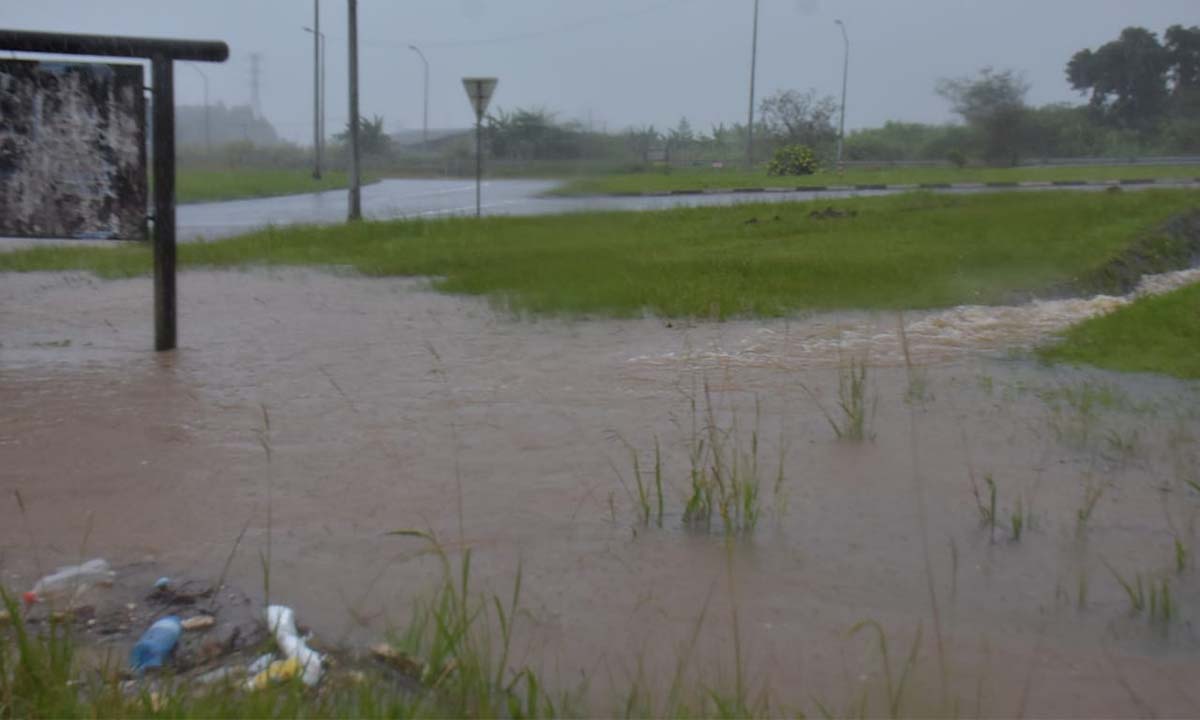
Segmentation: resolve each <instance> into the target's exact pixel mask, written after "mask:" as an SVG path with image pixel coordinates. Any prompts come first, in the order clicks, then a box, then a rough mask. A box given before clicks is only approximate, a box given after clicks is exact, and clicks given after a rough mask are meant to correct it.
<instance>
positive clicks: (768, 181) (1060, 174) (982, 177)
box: [551, 165, 1200, 195]
mask: <svg viewBox="0 0 1200 720" xmlns="http://www.w3.org/2000/svg"><path fill="white" fill-rule="evenodd" d="M1121 178H1153V179H1162V180H1165V179H1196V178H1200V167H1197V166H1195V165H1098V166H1081V167H1017V168H986V167H981V168H953V167H913V168H905V167H883V168H851V169H848V170H846V171H845V172H844V173H843V174H841V175H839V174H838V173H837V172H835V171H832V170H826V171H822V172H818V173H817V174H815V175H805V176H792V177H772V176H770V175H767V173H766V171H765V170H756V171H746V170H741V169H735V168H728V169H721V170H714V169H710V168H685V169H672V170H671V171H670V172H665V171H662V170H657V171H647V172H644V173H613V174H609V175H598V176H594V177H584V178H576V179H573V180H570V181H568V182H567V183H565V184H564V185H563V186H562V187H560V188H558V189H556V190H553V191H552V192H551V194H555V195H611V194H626V193H643V192H668V191H671V190H718V189H732V188H742V187H746V188H752V187H791V188H794V187H802V186H811V185H916V184H920V183H982V182H1022V181H1040V182H1053V181H1059V182H1063V181H1081V180H1086V181H1091V182H1098V181H1102V180H1119V179H1121Z"/></svg>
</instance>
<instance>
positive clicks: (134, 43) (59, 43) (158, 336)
mask: <svg viewBox="0 0 1200 720" xmlns="http://www.w3.org/2000/svg"><path fill="white" fill-rule="evenodd" d="M0 50H12V51H17V52H31V53H51V54H55V55H101V56H106V57H131V58H145V59H147V60H149V61H150V75H151V89H150V92H151V94H152V96H153V99H154V104H153V107H152V110H151V118H150V120H151V132H150V135H151V139H152V143H153V169H154V349H155V350H173V349H174V348H175V344H176V313H175V74H174V65H175V61H176V60H193V61H200V62H224V61H225V60H226V59H227V58H228V57H229V46H227V45H226V44H225V43H223V42H217V41H200V40H167V39H159V38H139V37H116V36H111V35H71V34H66V33H49V32H25V31H20V30H3V29H0ZM6 112H7V111H6ZM33 121H34V118H33V116H32V114H30V115H27V116H25V117H19V118H18V117H10V116H8V115H5V116H0V124H3V123H9V124H16V123H21V122H23V123H31V122H33ZM136 137H137V138H138V139H137V140H136V141H137V142H140V137H141V136H140V135H137V136H136ZM125 140H126V141H129V142H134V141H135V138H134V137H129V138H125ZM45 190H46V189H45V188H41V189H40V191H45Z"/></svg>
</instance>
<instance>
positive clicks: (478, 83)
mask: <svg viewBox="0 0 1200 720" xmlns="http://www.w3.org/2000/svg"><path fill="white" fill-rule="evenodd" d="M462 82H463V88H464V89H466V91H467V97H468V98H469V99H470V100H471V107H473V108H475V119H476V120H479V121H482V120H483V114H484V113H485V112H487V106H488V103H489V102H491V100H492V93H493V92H495V91H496V83H498V82H500V81H499V80H497V79H496V78H485V77H467V78H463V81H462Z"/></svg>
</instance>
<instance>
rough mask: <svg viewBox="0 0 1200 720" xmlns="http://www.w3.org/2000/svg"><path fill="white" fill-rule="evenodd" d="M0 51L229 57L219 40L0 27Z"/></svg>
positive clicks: (206, 58)
mask: <svg viewBox="0 0 1200 720" xmlns="http://www.w3.org/2000/svg"><path fill="white" fill-rule="evenodd" d="M0 50H15V51H18V52H38V53H55V54H58V55H103V56H112V57H137V58H154V57H167V58H171V59H172V60H200V61H207V62H224V61H225V60H226V59H228V58H229V46H228V45H226V44H225V43H223V42H221V41H219V40H173V39H170V38H145V37H122V36H119V35H76V34H70V33H51V32H30V31H25V30H5V29H0Z"/></svg>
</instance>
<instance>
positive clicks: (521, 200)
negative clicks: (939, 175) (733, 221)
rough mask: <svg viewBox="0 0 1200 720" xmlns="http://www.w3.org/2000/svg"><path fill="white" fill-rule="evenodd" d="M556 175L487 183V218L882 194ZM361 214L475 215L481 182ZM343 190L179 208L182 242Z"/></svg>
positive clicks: (326, 215) (304, 214) (419, 192)
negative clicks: (554, 193) (628, 187)
mask: <svg viewBox="0 0 1200 720" xmlns="http://www.w3.org/2000/svg"><path fill="white" fill-rule="evenodd" d="M557 184H558V183H557V181H554V180H488V181H485V182H484V184H483V207H482V209H483V213H484V214H487V215H549V214H554V213H566V212H580V211H588V210H657V209H662V208H670V207H680V206H695V205H729V204H733V203H739V202H764V201H768V200H774V201H785V200H812V199H815V198H835V197H847V196H851V195H878V194H883V193H881V192H880V191H849V192H819V193H817V192H802V193H801V192H766V193H721V194H713V195H675V196H654V197H573V198H563V197H543V195H544V193H546V192H547V191H549V190H551V189H553V188H554V187H555V186H556V185H557ZM362 206H363V216H364V217H366V218H369V219H372V220H387V219H393V218H404V217H407V218H413V217H446V216H451V215H471V214H473V213H474V212H475V184H474V182H472V181H470V180H461V179H454V180H382V181H380V182H377V183H374V184H372V185H368V186H365V187H364V188H363V190H362ZM346 210H347V199H346V191H345V190H331V191H329V192H323V193H312V194H308V195H290V196H287V197H277V198H262V199H254V200H236V201H232V202H219V203H197V204H189V205H181V206H179V209H178V217H177V222H178V227H179V238H180V240H196V239H200V238H208V239H211V238H218V237H225V236H228V235H234V234H237V233H241V232H246V231H248V230H253V229H255V228H259V227H263V226H265V225H271V224H275V225H284V224H294V223H337V222H342V221H343V220H345V219H346Z"/></svg>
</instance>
